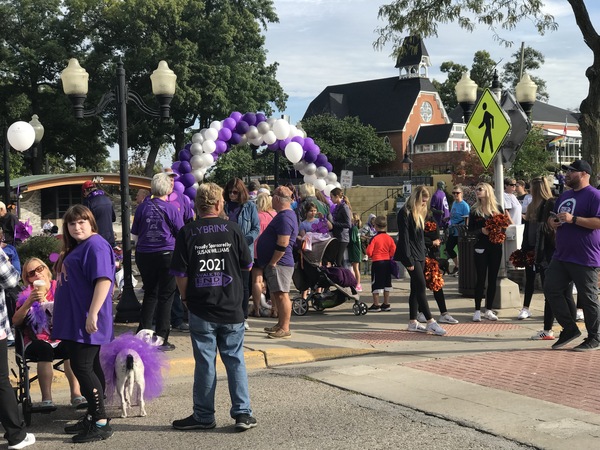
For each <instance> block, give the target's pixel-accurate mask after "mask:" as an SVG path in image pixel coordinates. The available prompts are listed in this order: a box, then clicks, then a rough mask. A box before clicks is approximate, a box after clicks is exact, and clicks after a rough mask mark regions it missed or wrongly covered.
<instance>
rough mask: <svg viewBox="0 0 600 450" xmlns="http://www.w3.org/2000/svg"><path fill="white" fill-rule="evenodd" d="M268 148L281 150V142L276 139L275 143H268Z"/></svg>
mask: <svg viewBox="0 0 600 450" xmlns="http://www.w3.org/2000/svg"><path fill="white" fill-rule="evenodd" d="M267 148H268V149H269V150H271V151H273V152H274V151H275V150H279V142H277V141H275V142H274V143H272V144H269V145H267Z"/></svg>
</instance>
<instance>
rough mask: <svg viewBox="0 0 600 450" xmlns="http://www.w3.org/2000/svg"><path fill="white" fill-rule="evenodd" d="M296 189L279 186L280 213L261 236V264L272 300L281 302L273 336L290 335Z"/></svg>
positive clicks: (271, 329) (271, 331) (275, 201)
mask: <svg viewBox="0 0 600 450" xmlns="http://www.w3.org/2000/svg"><path fill="white" fill-rule="evenodd" d="M291 205H292V191H291V190H290V189H288V188H287V187H285V186H279V187H278V188H277V189H275V192H274V194H273V209H274V210H275V211H277V215H276V216H275V217H274V218H273V220H272V221H271V223H269V225H268V226H267V228H266V229H265V231H263V233H262V234H261V236H260V239H259V240H258V244H257V249H256V251H257V253H258V261H257V263H258V266H259V267H261V268H262V269H263V270H264V278H265V280H266V281H267V285H268V286H269V290H270V291H271V300H274V301H275V302H276V303H277V311H278V314H279V317H278V318H279V320H278V321H277V324H276V325H275V326H274V327H267V328H265V331H266V332H267V333H268V334H269V337H270V338H271V339H289V338H290V337H291V336H292V335H291V333H290V319H291V316H292V303H291V302H290V294H289V292H290V285H291V283H292V275H293V274H294V255H293V254H292V246H293V245H294V242H296V236H298V219H297V217H296V213H295V212H294V211H293V210H292V206H291Z"/></svg>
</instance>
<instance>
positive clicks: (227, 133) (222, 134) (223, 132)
mask: <svg viewBox="0 0 600 450" xmlns="http://www.w3.org/2000/svg"><path fill="white" fill-rule="evenodd" d="M231 134H232V133H231V130H230V129H229V128H221V129H220V130H219V139H221V140H222V141H228V140H229V139H231Z"/></svg>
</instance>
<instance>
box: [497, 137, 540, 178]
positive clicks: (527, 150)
mask: <svg viewBox="0 0 600 450" xmlns="http://www.w3.org/2000/svg"><path fill="white" fill-rule="evenodd" d="M549 163H550V155H549V154H548V151H547V150H546V140H545V139H544V133H543V131H542V129H541V128H540V127H533V128H532V129H531V131H530V132H529V134H528V135H527V138H526V139H525V142H523V145H522V146H521V148H520V149H519V152H518V153H517V157H516V159H515V161H514V162H513V164H512V166H511V168H510V169H508V170H507V173H508V174H509V175H511V176H513V177H514V178H518V179H523V180H531V179H532V178H535V177H540V176H545V175H547V174H548V165H549Z"/></svg>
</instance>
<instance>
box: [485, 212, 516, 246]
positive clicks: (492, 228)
mask: <svg viewBox="0 0 600 450" xmlns="http://www.w3.org/2000/svg"><path fill="white" fill-rule="evenodd" d="M509 225H510V222H509V220H508V217H506V216H505V215H504V214H494V215H493V216H492V217H490V218H489V219H487V220H486V221H485V228H486V230H488V232H489V234H488V239H489V241H490V242H491V243H492V244H502V243H503V242H504V241H505V240H506V233H505V230H506V229H507V228H508V226H509Z"/></svg>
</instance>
